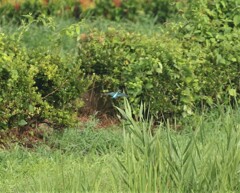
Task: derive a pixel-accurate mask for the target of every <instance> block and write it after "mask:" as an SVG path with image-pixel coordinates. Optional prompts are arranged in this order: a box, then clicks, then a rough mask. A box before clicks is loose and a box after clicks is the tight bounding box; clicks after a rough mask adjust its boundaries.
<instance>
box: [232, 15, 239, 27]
mask: <svg viewBox="0 0 240 193" xmlns="http://www.w3.org/2000/svg"><path fill="white" fill-rule="evenodd" d="M233 23H234V25H235V26H238V25H239V24H240V15H235V16H234V18H233Z"/></svg>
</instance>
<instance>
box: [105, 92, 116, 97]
mask: <svg viewBox="0 0 240 193" xmlns="http://www.w3.org/2000/svg"><path fill="white" fill-rule="evenodd" d="M104 94H105V95H110V96H114V95H115V94H116V92H108V93H104Z"/></svg>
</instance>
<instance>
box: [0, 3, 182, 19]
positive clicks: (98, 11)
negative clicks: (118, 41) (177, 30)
mask: <svg viewBox="0 0 240 193" xmlns="http://www.w3.org/2000/svg"><path fill="white" fill-rule="evenodd" d="M174 3H175V0H170V1H169V0H154V1H153V0H140V1H139V0H131V1H126V0H112V1H109V0H95V1H91V0H82V1H74V0H68V1H63V0H60V1H45V3H44V2H43V1H40V0H27V1H24V2H22V3H19V2H15V4H4V5H2V6H1V7H0V15H1V16H0V20H1V21H2V22H3V21H5V22H9V21H13V22H16V23H20V22H21V20H22V19H23V17H22V15H27V14H29V13H32V15H33V16H34V17H35V18H37V17H38V16H39V15H41V14H45V15H52V16H58V17H59V16H67V17H75V18H77V19H79V18H80V17H86V16H89V15H91V16H93V17H99V16H100V17H105V18H108V19H111V20H119V19H122V18H124V19H128V20H132V21H138V20H141V19H144V18H146V17H155V18H156V21H158V22H161V23H164V22H165V21H167V19H169V18H171V17H173V16H174V14H176V11H177V10H176V7H175V4H174ZM0 5H1V4H0Z"/></svg>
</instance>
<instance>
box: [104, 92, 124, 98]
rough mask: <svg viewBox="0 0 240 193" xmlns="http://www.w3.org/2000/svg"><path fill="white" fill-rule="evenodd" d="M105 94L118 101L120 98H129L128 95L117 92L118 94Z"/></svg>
mask: <svg viewBox="0 0 240 193" xmlns="http://www.w3.org/2000/svg"><path fill="white" fill-rule="evenodd" d="M105 94H106V95H110V96H112V98H113V99H116V98H118V97H127V95H126V94H124V93H120V92H119V91H117V92H109V93H105Z"/></svg>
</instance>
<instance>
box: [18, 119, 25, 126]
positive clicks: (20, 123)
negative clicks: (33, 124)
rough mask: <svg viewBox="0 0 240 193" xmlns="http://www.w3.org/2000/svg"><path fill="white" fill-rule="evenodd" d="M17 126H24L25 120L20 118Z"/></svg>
mask: <svg viewBox="0 0 240 193" xmlns="http://www.w3.org/2000/svg"><path fill="white" fill-rule="evenodd" d="M18 125H19V126H24V125H27V121H25V120H24V119H22V120H21V121H19V122H18Z"/></svg>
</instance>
